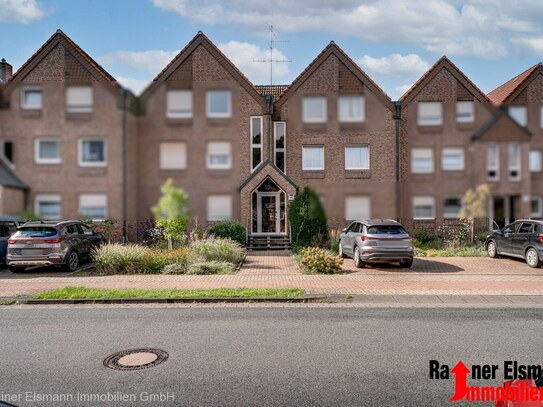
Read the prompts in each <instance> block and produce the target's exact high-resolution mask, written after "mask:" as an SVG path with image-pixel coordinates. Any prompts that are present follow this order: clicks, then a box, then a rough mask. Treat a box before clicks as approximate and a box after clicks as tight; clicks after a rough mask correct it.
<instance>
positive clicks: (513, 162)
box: [507, 143, 521, 181]
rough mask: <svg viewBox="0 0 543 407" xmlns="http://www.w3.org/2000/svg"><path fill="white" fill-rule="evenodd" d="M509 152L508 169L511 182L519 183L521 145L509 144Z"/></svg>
mask: <svg viewBox="0 0 543 407" xmlns="http://www.w3.org/2000/svg"><path fill="white" fill-rule="evenodd" d="M507 151H508V155H507V158H508V169H509V180H511V181H518V180H520V165H521V164H520V155H521V151H520V144H519V143H509V144H508V146H507Z"/></svg>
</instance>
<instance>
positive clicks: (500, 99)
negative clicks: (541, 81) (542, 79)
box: [488, 62, 543, 105]
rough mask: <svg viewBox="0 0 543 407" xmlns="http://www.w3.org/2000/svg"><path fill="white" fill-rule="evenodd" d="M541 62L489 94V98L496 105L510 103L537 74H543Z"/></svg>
mask: <svg viewBox="0 0 543 407" xmlns="http://www.w3.org/2000/svg"><path fill="white" fill-rule="evenodd" d="M542 66H543V65H542V64H541V62H540V63H538V64H536V65H534V66H532V67H530V68H528V69H527V70H525V71H524V72H522V73H521V74H520V75H517V76H515V77H514V78H513V79H511V80H510V81H507V82H505V83H504V84H503V85H500V86H498V87H497V88H496V89H494V90H493V91H492V92H490V93H489V94H488V98H489V99H490V100H491V101H492V103H494V104H495V105H501V104H503V103H505V102H508V101H509V100H510V99H511V96H512V95H513V94H517V93H518V92H519V91H521V90H522V89H523V88H524V86H523V85H525V84H528V83H529V82H530V79H531V78H533V77H535V75H534V74H535V73H536V72H543V70H542Z"/></svg>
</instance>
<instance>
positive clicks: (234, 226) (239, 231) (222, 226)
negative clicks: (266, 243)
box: [208, 220, 245, 246]
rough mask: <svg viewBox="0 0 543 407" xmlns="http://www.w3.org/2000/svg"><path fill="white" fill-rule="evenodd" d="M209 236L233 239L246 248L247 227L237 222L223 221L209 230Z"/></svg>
mask: <svg viewBox="0 0 543 407" xmlns="http://www.w3.org/2000/svg"><path fill="white" fill-rule="evenodd" d="M208 234H209V235H210V236H215V237H222V238H225V239H231V240H233V241H235V242H238V243H239V244H240V245H242V246H245V226H243V224H241V223H240V222H237V221H235V220H222V221H219V222H217V223H215V224H214V225H213V226H211V227H210V228H209V230H208Z"/></svg>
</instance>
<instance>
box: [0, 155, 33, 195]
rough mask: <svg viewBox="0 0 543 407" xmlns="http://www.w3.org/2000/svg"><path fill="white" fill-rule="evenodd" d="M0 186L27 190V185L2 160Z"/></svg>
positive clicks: (0, 160) (0, 161) (0, 163)
mask: <svg viewBox="0 0 543 407" xmlns="http://www.w3.org/2000/svg"><path fill="white" fill-rule="evenodd" d="M0 185H1V186H3V187H8V188H16V189H24V190H27V189H29V188H28V185H26V184H25V183H24V182H23V181H21V180H20V179H19V178H18V177H17V175H15V173H14V172H13V171H12V170H11V168H9V167H8V165H7V164H6V163H5V162H4V160H3V159H0Z"/></svg>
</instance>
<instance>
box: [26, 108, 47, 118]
mask: <svg viewBox="0 0 543 407" xmlns="http://www.w3.org/2000/svg"><path fill="white" fill-rule="evenodd" d="M21 116H22V117H24V118H25V119H37V118H40V117H41V116H42V109H24V108H22V109H21Z"/></svg>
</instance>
